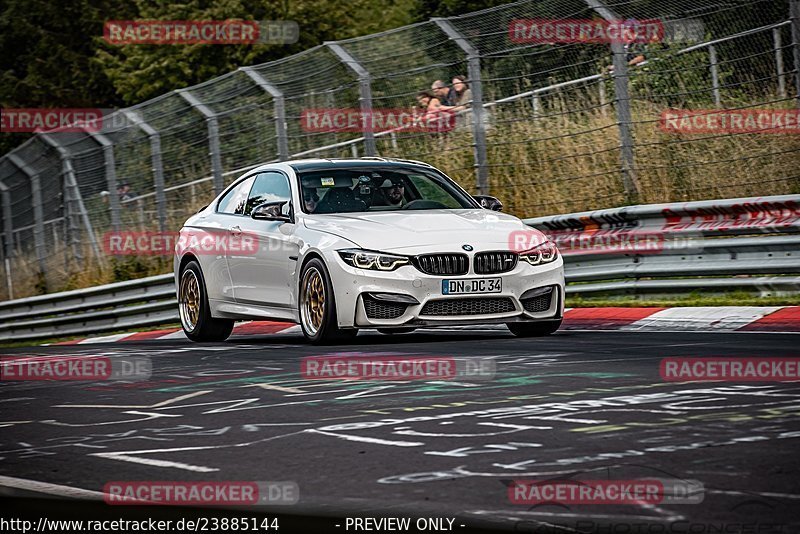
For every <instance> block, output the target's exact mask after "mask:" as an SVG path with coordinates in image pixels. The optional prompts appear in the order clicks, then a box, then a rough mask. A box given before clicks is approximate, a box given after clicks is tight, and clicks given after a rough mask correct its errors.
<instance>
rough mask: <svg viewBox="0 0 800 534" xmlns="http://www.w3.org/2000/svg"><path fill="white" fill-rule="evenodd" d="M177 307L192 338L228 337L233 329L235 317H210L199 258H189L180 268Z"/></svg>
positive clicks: (182, 323) (220, 339) (216, 338)
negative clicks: (181, 269)
mask: <svg viewBox="0 0 800 534" xmlns="http://www.w3.org/2000/svg"><path fill="white" fill-rule="evenodd" d="M178 311H179V314H180V317H181V326H182V327H183V332H184V333H185V334H186V337H188V338H189V339H191V340H192V341H225V340H226V339H228V336H230V335H231V332H232V331H233V321H232V320H229V319H215V318H213V317H211V308H210V307H209V305H208V293H207V292H206V284H205V280H203V271H201V270H200V264H198V263H197V262H196V261H190V262H189V263H187V264H186V267H184V268H183V271H181V276H180V281H179V284H178Z"/></svg>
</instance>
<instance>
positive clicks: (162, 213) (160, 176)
mask: <svg viewBox="0 0 800 534" xmlns="http://www.w3.org/2000/svg"><path fill="white" fill-rule="evenodd" d="M122 113H123V114H124V115H125V117H127V118H128V120H129V121H131V122H132V123H133V124H135V125H136V126H137V127H138V128H139V129H140V130H142V131H143V132H144V133H145V135H147V138H148V139H149V140H150V161H151V162H152V164H153V187H154V188H155V193H156V214H157V217H158V229H159V231H161V232H165V231H166V230H167V196H166V194H165V193H164V164H163V163H162V161H161V134H159V133H158V131H157V130H156V129H155V128H153V127H152V126H150V125H149V124H148V123H147V122H145V121H144V119H142V117H141V116H140V115H139V114H138V113H136V112H135V111H133V110H130V109H123V110H122Z"/></svg>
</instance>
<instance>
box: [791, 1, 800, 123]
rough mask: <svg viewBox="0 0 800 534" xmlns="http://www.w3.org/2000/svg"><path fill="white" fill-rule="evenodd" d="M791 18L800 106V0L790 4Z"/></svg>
mask: <svg viewBox="0 0 800 534" xmlns="http://www.w3.org/2000/svg"><path fill="white" fill-rule="evenodd" d="M789 18H790V19H791V21H792V45H793V46H792V48H793V49H794V87H795V95H794V96H795V98H796V99H797V107H798V108H800V0H792V1H791V4H789Z"/></svg>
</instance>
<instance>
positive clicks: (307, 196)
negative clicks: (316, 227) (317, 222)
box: [303, 187, 319, 213]
mask: <svg viewBox="0 0 800 534" xmlns="http://www.w3.org/2000/svg"><path fill="white" fill-rule="evenodd" d="M303 204H304V206H305V208H306V212H308V213H314V210H315V209H317V205H318V204H319V195H318V194H317V190H316V189H314V188H312V187H304V188H303Z"/></svg>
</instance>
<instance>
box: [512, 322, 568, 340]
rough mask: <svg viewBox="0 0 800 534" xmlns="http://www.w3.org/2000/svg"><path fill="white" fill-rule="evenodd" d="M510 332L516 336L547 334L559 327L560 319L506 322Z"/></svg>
mask: <svg viewBox="0 0 800 534" xmlns="http://www.w3.org/2000/svg"><path fill="white" fill-rule="evenodd" d="M506 326H507V327H508V329H509V330H511V333H512V334H514V335H515V336H517V337H541V336H549V335H550V334H552V333H553V332H555V331H556V330H558V329H559V328H560V327H561V319H557V320H555V321H527V322H524V323H506Z"/></svg>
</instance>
